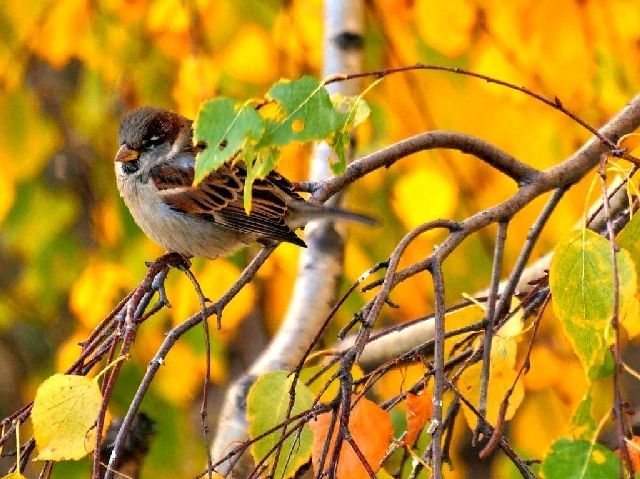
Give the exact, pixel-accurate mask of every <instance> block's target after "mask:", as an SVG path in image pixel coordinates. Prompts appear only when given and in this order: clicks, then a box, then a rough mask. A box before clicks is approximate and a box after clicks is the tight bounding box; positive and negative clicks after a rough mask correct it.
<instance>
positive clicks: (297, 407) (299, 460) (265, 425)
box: [247, 371, 314, 479]
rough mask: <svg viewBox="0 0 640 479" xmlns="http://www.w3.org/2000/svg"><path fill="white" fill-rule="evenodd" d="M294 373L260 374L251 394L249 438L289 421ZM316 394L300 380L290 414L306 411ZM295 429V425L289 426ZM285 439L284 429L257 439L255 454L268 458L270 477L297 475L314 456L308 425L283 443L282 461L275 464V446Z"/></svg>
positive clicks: (248, 401) (248, 403)
mask: <svg viewBox="0 0 640 479" xmlns="http://www.w3.org/2000/svg"><path fill="white" fill-rule="evenodd" d="M292 380H293V376H290V375H289V373H287V372H286V371H274V372H271V373H267V374H265V375H264V376H260V377H259V378H258V379H257V381H256V382H255V383H254V384H253V386H251V390H250V391H249V395H248V397H247V420H248V422H249V437H250V438H252V439H253V438H255V437H257V436H259V435H260V434H262V433H264V432H266V431H268V430H269V429H271V428H273V427H275V426H277V425H279V424H281V423H282V422H283V421H286V419H287V417H286V414H287V410H288V408H289V401H290V394H289V391H290V389H291V384H292ZM313 399H314V398H313V394H311V392H310V391H309V389H308V388H307V387H306V386H305V385H304V384H302V382H301V381H298V382H297V383H296V387H295V403H294V405H293V409H292V410H291V413H290V415H291V416H293V415H295V414H298V413H300V412H302V411H305V410H307V409H309V408H311V406H312V405H313ZM287 430H288V431H290V430H291V426H289V427H288V428H287ZM281 439H282V429H279V430H277V431H275V432H273V433H271V434H269V435H268V436H266V437H264V438H262V439H260V440H259V441H257V442H255V443H254V444H253V446H252V448H251V453H252V454H253V457H254V459H255V461H256V463H257V462H259V461H261V460H262V459H263V458H265V457H267V456H268V457H267V459H266V464H267V465H268V466H269V468H270V470H271V471H273V474H271V475H270V476H269V477H274V478H278V479H286V478H290V477H293V475H294V474H295V473H296V471H297V470H298V469H299V468H300V467H301V466H302V465H303V464H305V463H307V462H308V461H309V459H310V458H311V445H312V441H313V436H312V434H311V431H310V430H309V428H308V426H306V425H305V426H304V427H303V428H302V430H301V431H300V432H294V433H293V434H291V435H290V436H289V437H288V438H287V439H285V440H284V442H283V443H282V450H281V452H280V455H279V456H278V463H277V464H274V462H275V459H276V454H275V453H274V448H275V446H276V445H277V444H278V443H279V442H280V441H281Z"/></svg>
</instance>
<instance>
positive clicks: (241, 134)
mask: <svg viewBox="0 0 640 479" xmlns="http://www.w3.org/2000/svg"><path fill="white" fill-rule="evenodd" d="M368 115H369V107H368V106H367V104H366V103H365V102H364V100H363V99H362V98H361V97H347V96H344V95H340V94H336V95H334V96H333V97H332V96H330V95H329V92H328V91H327V89H326V88H325V86H324V85H323V84H322V83H320V82H318V80H316V79H315V78H313V77H310V76H305V77H302V78H301V79H299V80H295V81H290V80H281V81H280V82H278V83H276V84H275V85H274V86H273V87H271V89H270V90H269V92H268V93H267V95H266V98H265V99H264V100H262V101H258V100H249V101H247V102H244V103H242V102H240V101H238V100H235V99H232V98H226V97H219V98H216V99H214V100H209V101H207V102H205V103H203V104H202V106H201V109H200V112H199V113H198V117H197V118H196V121H195V125H194V136H195V139H194V141H195V142H196V143H197V144H200V145H202V146H203V147H204V150H202V151H201V152H200V153H199V154H198V157H197V160H196V172H195V182H196V183H199V182H200V181H202V180H203V179H204V178H206V177H207V175H209V174H210V173H211V172H212V171H214V170H215V169H216V168H218V167H219V166H220V165H222V164H223V163H225V162H227V161H240V160H241V161H243V162H244V163H245V165H246V167H247V180H246V182H245V191H244V205H245V209H246V210H247V211H250V209H251V186H252V184H253V182H254V181H255V179H256V178H264V177H265V176H266V175H268V174H269V172H270V171H271V170H273V169H274V167H275V165H276V162H277V160H278V157H279V150H280V148H281V147H283V146H285V145H288V144H291V143H294V142H308V141H314V140H324V141H327V142H328V143H329V144H330V145H331V146H332V147H333V149H334V151H335V152H336V155H337V158H338V159H337V161H335V162H333V163H332V165H331V167H332V169H333V171H334V172H335V173H340V172H342V171H344V168H345V166H346V152H347V147H348V142H349V131H350V130H351V129H352V128H354V127H355V126H357V125H358V124H359V123H361V122H363V121H364V120H365V119H366V118H367V116H368Z"/></svg>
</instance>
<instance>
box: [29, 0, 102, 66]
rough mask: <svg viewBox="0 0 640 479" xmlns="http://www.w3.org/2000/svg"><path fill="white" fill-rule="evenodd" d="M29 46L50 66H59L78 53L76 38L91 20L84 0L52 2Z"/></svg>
mask: <svg viewBox="0 0 640 479" xmlns="http://www.w3.org/2000/svg"><path fill="white" fill-rule="evenodd" d="M53 5H54V7H53V9H52V11H51V12H50V13H49V14H48V15H47V16H46V17H45V18H46V21H45V23H44V25H43V26H42V28H41V30H40V32H39V34H38V35H33V38H32V47H33V49H34V50H35V51H37V52H38V53H39V54H40V55H41V56H42V57H43V58H44V59H45V60H47V61H48V62H49V63H51V64H52V65H53V66H55V67H57V68H60V67H63V66H64V65H66V63H67V62H68V61H69V60H70V59H71V57H73V56H74V55H76V54H77V53H78V47H79V45H80V43H81V42H80V41H79V40H80V39H81V38H82V37H83V36H84V34H85V33H86V31H87V29H88V28H89V25H90V23H91V8H90V6H89V2H88V0H67V1H64V2H55V3H54V4H53Z"/></svg>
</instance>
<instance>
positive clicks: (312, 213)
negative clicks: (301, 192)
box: [287, 201, 380, 228]
mask: <svg viewBox="0 0 640 479" xmlns="http://www.w3.org/2000/svg"><path fill="white" fill-rule="evenodd" d="M289 207H290V211H291V213H292V214H291V217H290V218H289V220H288V221H287V223H288V224H289V226H291V227H294V228H298V227H300V226H304V225H305V224H307V223H308V222H309V221H313V220H319V219H333V220H338V221H355V222H357V223H362V224H365V225H368V226H379V225H380V222H379V221H378V220H377V219H375V218H373V217H371V216H369V215H365V214H361V213H354V212H353V211H348V210H343V209H342V208H335V207H333V206H326V205H321V204H318V203H311V202H309V201H296V202H294V203H292V204H290V205H289Z"/></svg>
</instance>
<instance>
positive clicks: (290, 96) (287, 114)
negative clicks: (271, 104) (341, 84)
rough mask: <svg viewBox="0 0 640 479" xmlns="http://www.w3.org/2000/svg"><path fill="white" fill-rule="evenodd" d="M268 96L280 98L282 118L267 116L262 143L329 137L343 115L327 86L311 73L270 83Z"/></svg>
mask: <svg viewBox="0 0 640 479" xmlns="http://www.w3.org/2000/svg"><path fill="white" fill-rule="evenodd" d="M267 97H268V98H270V99H272V100H275V101H276V102H277V105H278V107H279V112H278V113H279V118H278V119H276V120H273V119H268V120H267V122H266V131H265V134H264V137H263V138H262V141H261V142H260V146H271V145H273V146H282V145H286V144H288V143H291V142H292V141H310V140H321V139H324V138H327V137H328V136H329V135H331V133H333V132H334V131H335V129H336V126H338V124H339V120H340V118H341V117H342V115H343V114H342V113H340V112H339V111H337V110H336V109H335V108H334V107H333V104H332V103H331V99H330V98H329V93H327V90H326V89H325V87H324V86H323V85H321V84H320V83H319V82H318V80H316V79H315V78H313V77H310V76H305V77H302V78H300V79H299V80H294V81H290V80H281V81H279V82H278V83H276V84H275V85H274V86H273V87H271V89H270V90H269V93H268V94H267Z"/></svg>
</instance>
